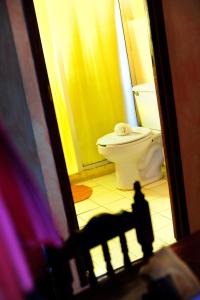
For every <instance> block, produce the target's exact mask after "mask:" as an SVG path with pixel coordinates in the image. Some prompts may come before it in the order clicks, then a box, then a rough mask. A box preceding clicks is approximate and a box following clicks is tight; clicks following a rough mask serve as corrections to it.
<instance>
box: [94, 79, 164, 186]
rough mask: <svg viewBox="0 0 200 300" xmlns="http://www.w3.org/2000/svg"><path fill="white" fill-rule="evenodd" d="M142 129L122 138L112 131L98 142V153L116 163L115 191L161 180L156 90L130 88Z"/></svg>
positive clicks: (148, 85)
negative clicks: (136, 183)
mask: <svg viewBox="0 0 200 300" xmlns="http://www.w3.org/2000/svg"><path fill="white" fill-rule="evenodd" d="M133 93H134V98H135V103H136V107H137V111H138V114H139V119H140V122H141V126H138V127H132V128H131V130H130V131H129V132H128V133H127V134H124V135H119V134H117V133H116V132H115V131H114V132H112V133H108V134H106V135H104V136H103V137H100V138H99V139H98V140H97V147H98V152H99V153H100V154H101V155H103V156H104V157H105V158H106V159H107V160H108V161H111V162H114V163H115V173H116V181H117V187H118V188H119V189H122V190H132V189H133V183H134V182H135V181H136V180H139V181H140V183H141V185H143V186H144V185H146V184H149V183H151V182H154V181H157V180H159V179H160V178H162V176H163V175H162V164H163V149H162V148H163V146H162V137H161V128H160V120H159V112H158V107H157V99H156V93H155V87H154V85H153V84H142V85H137V86H134V87H133Z"/></svg>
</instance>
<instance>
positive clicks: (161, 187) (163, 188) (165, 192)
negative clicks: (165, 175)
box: [151, 182, 169, 197]
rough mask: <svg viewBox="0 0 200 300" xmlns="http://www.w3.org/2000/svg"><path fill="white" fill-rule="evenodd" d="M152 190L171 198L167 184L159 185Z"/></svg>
mask: <svg viewBox="0 0 200 300" xmlns="http://www.w3.org/2000/svg"><path fill="white" fill-rule="evenodd" d="M151 190H152V191H154V192H156V193H158V194H159V195H161V196H164V197H169V188H168V184H167V182H164V183H162V184H159V185H157V186H155V187H153V188H151Z"/></svg>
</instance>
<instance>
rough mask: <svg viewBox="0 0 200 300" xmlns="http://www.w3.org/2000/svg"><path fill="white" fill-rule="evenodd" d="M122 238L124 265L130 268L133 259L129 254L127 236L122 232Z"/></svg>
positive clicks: (120, 237)
mask: <svg viewBox="0 0 200 300" xmlns="http://www.w3.org/2000/svg"><path fill="white" fill-rule="evenodd" d="M119 239H120V244H121V249H122V253H123V257H124V266H125V268H129V267H130V265H131V260H130V258H129V255H128V246H127V241H126V236H125V234H124V233H121V234H120V235H119Z"/></svg>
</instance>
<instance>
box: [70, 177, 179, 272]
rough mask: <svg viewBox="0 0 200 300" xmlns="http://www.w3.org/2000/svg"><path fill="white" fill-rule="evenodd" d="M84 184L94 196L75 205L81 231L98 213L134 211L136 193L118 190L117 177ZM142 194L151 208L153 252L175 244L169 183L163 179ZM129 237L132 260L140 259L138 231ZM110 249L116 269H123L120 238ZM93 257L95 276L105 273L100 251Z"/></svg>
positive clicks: (131, 231) (95, 249)
mask: <svg viewBox="0 0 200 300" xmlns="http://www.w3.org/2000/svg"><path fill="white" fill-rule="evenodd" d="M82 184H84V185H87V186H90V187H92V189H93V193H92V195H91V197H90V198H89V199H87V200H85V201H82V202H79V203H76V204H75V208H76V213H77V216H78V222H79V226H80V228H81V227H83V226H84V225H85V224H86V223H87V221H88V220H89V219H90V218H91V217H92V216H94V215H96V214H98V213H104V212H108V213H115V212H118V211H120V210H121V209H125V210H131V204H132V202H133V200H132V199H133V191H121V190H118V189H116V181H115V174H114V173H112V174H109V175H105V176H102V177H98V178H95V179H91V180H88V181H84V182H82ZM143 193H144V194H145V198H146V199H147V200H148V202H149V205H150V211H151V217H152V223H153V230H154V236H155V242H154V244H153V247H154V251H156V250H158V249H159V248H161V247H162V246H165V245H169V244H171V243H173V242H175V239H174V234H173V225H172V216H171V209H170V200H169V191H168V184H167V180H166V179H162V180H159V181H157V182H154V183H152V184H149V185H146V186H145V187H144V188H143ZM126 236H127V241H128V247H129V256H130V258H131V259H132V260H134V259H137V258H140V257H141V256H142V252H141V249H140V245H139V244H138V242H137V240H136V235H135V230H130V231H129V232H127V233H126ZM109 249H112V251H110V253H111V258H112V265H113V267H114V268H118V267H120V266H122V265H123V259H122V254H121V250H120V246H119V241H118V240H117V238H115V239H113V240H111V241H109ZM91 254H92V258H93V262H94V267H95V273H96V275H97V276H98V275H101V274H103V273H105V271H106V269H105V263H104V260H103V255H102V251H101V247H96V248H94V249H92V252H91Z"/></svg>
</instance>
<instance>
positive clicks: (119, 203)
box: [104, 198, 131, 213]
mask: <svg viewBox="0 0 200 300" xmlns="http://www.w3.org/2000/svg"><path fill="white" fill-rule="evenodd" d="M104 207H105V208H107V209H108V210H110V211H111V212H112V213H117V212H120V211H121V210H127V211H131V201H130V199H128V198H121V199H119V200H116V201H115V202H113V203H108V204H104Z"/></svg>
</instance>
